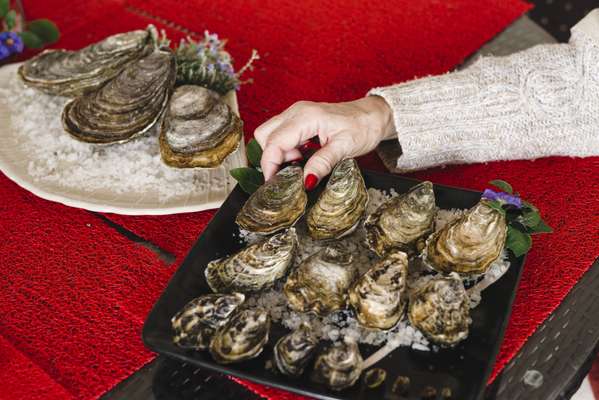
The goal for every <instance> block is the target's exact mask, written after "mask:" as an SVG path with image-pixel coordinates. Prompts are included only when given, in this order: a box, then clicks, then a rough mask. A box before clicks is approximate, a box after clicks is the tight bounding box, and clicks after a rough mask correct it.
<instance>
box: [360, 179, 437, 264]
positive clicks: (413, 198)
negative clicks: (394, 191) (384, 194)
mask: <svg viewBox="0 0 599 400" xmlns="http://www.w3.org/2000/svg"><path fill="white" fill-rule="evenodd" d="M436 213H437V206H436V204H435V193H434V192H433V184H432V183H430V182H428V181H425V182H422V183H420V184H419V185H416V186H414V187H413V188H412V189H410V190H409V191H408V192H407V193H404V194H402V195H399V196H396V197H393V198H392V199H390V200H389V201H387V202H385V203H384V204H383V205H381V206H380V207H379V208H378V209H377V210H376V211H375V212H374V213H372V214H370V215H369V216H368V217H367V218H366V220H365V221H364V228H365V229H366V243H367V245H368V247H370V249H371V250H372V251H374V252H375V253H376V254H377V255H379V256H383V255H384V254H385V253H386V252H387V251H389V250H391V249H400V250H402V251H407V252H412V251H413V250H414V246H415V244H416V241H417V240H419V239H421V238H423V237H426V236H427V235H428V234H429V233H430V232H431V231H432V229H433V223H434V220H435V215H436Z"/></svg>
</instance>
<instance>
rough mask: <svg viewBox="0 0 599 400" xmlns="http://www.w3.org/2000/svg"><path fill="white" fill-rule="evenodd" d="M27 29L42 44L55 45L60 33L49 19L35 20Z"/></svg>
mask: <svg viewBox="0 0 599 400" xmlns="http://www.w3.org/2000/svg"><path fill="white" fill-rule="evenodd" d="M27 29H28V30H29V31H31V32H33V33H34V34H35V35H36V36H37V37H38V38H40V40H41V41H42V42H43V43H44V44H46V45H47V44H52V43H56V42H57V41H58V39H59V38H60V32H59V31H58V27H57V26H56V24H55V23H54V22H52V21H50V20H49V19H45V18H42V19H36V20H34V21H31V22H29V23H28V24H27Z"/></svg>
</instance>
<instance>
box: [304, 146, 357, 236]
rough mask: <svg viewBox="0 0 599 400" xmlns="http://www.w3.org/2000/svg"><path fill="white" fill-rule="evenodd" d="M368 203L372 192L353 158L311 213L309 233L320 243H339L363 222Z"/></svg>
mask: <svg viewBox="0 0 599 400" xmlns="http://www.w3.org/2000/svg"><path fill="white" fill-rule="evenodd" d="M366 203H368V192H367V191H366V186H365V185H364V178H362V173H361V172H360V169H359V168H358V164H356V161H355V160H354V159H351V158H350V159H346V160H343V161H341V162H340V163H339V164H337V166H336V167H335V168H334V169H333V172H332V173H331V176H330V178H329V181H328V182H327V185H326V187H325V189H324V190H323V191H322V193H321V194H320V196H319V197H318V200H317V201H316V204H314V206H313V207H312V208H311V209H310V211H308V214H307V216H306V223H307V225H308V233H309V234H310V236H311V237H312V238H314V239H317V240H323V239H338V238H340V237H342V236H344V235H346V234H349V233H351V232H352V231H353V230H354V229H355V228H356V226H357V225H358V223H359V222H360V218H361V217H362V214H364V210H365V209H366Z"/></svg>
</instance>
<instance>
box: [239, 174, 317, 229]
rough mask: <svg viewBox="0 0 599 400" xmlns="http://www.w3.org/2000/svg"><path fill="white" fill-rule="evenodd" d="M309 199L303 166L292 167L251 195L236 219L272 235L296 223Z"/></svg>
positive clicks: (242, 223)
mask: <svg viewBox="0 0 599 400" xmlns="http://www.w3.org/2000/svg"><path fill="white" fill-rule="evenodd" d="M307 202H308V196H307V195H306V191H305V190H304V183H303V172H302V169H301V167H297V166H289V167H287V168H284V169H282V170H281V171H279V172H278V173H277V174H276V175H275V176H274V177H273V178H272V179H270V180H269V181H268V182H266V183H265V184H264V185H262V186H260V187H259V188H258V190H256V191H255V192H254V193H253V194H252V195H251V196H250V198H249V199H248V200H247V201H246V202H245V204H244V205H243V208H242V209H241V211H240V212H239V214H238V215H237V219H236V220H235V221H236V222H237V225H239V226H240V227H241V228H243V229H245V230H248V231H250V232H255V233H261V234H267V235H269V234H271V233H274V232H277V231H279V230H281V229H285V228H288V227H290V226H292V225H293V224H295V222H296V221H297V220H298V219H299V218H300V217H301V216H302V215H303V214H304V211H305V208H306V203H307Z"/></svg>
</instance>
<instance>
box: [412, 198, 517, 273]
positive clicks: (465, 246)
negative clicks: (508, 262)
mask: <svg viewBox="0 0 599 400" xmlns="http://www.w3.org/2000/svg"><path fill="white" fill-rule="evenodd" d="M506 234H507V225H506V222H505V217H504V216H503V215H502V214H501V213H500V212H499V211H497V210H495V209H494V208H491V207H490V206H488V205H487V204H486V203H485V202H484V201H481V202H479V203H478V204H477V205H475V206H474V207H473V208H471V209H470V210H469V211H468V212H466V214H464V215H463V216H462V217H460V218H458V219H457V220H455V221H453V222H451V223H449V224H447V225H446V226H445V227H443V228H442V229H440V230H439V231H437V232H435V233H434V234H433V235H431V237H430V238H429V239H428V240H427V245H426V250H425V252H424V253H425V254H424V261H425V263H426V264H427V265H430V266H431V267H432V268H434V269H435V270H437V271H439V272H444V273H449V272H457V273H459V274H462V275H478V274H482V273H484V272H486V270H487V269H488V268H489V266H490V265H491V263H493V261H495V260H496V259H497V257H499V256H500V255H501V251H502V249H503V246H504V244H505V238H506Z"/></svg>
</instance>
